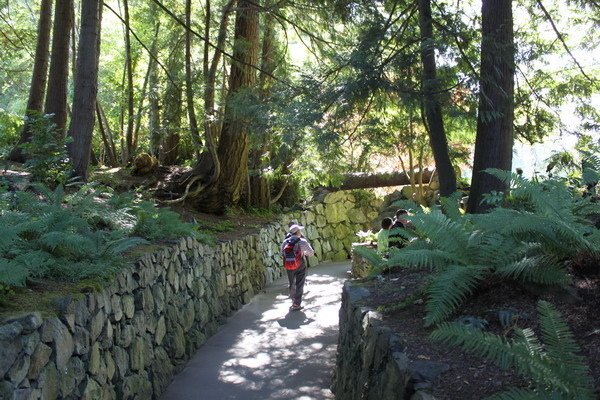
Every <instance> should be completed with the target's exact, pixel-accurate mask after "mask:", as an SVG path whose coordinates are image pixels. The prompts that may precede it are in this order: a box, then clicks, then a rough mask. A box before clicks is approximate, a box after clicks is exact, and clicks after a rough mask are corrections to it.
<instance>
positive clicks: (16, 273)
mask: <svg viewBox="0 0 600 400" xmlns="http://www.w3.org/2000/svg"><path fill="white" fill-rule="evenodd" d="M28 276H29V268H27V266H26V265H24V264H22V263H20V262H18V261H15V260H10V259H6V258H1V257H0V283H2V284H4V285H8V286H25V280H26V279H27V277H28Z"/></svg>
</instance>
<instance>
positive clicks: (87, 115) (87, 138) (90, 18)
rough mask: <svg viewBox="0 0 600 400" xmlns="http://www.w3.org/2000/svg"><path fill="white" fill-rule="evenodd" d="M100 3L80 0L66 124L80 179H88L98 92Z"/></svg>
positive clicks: (71, 151)
mask: <svg viewBox="0 0 600 400" xmlns="http://www.w3.org/2000/svg"><path fill="white" fill-rule="evenodd" d="M101 4H102V2H101V1H100V0H82V3H81V30H80V37H79V46H78V50H77V74H76V76H75V91H74V95H73V117H72V118H71V126H70V128H69V135H70V136H72V137H73V142H72V143H71V144H70V146H69V154H70V156H71V160H72V162H73V172H74V174H75V176H79V177H80V178H81V179H83V180H87V169H88V166H89V163H90V152H91V148H92V133H93V130H94V110H95V108H96V94H97V92H98V56H99V50H100V19H101V12H102V7H101Z"/></svg>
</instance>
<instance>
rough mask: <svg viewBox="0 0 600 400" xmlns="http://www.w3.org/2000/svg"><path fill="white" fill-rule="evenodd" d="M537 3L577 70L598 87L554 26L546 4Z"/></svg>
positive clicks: (539, 0) (538, 1)
mask: <svg viewBox="0 0 600 400" xmlns="http://www.w3.org/2000/svg"><path fill="white" fill-rule="evenodd" d="M536 3H537V5H538V6H539V7H540V9H541V10H542V12H543V13H544V15H545V16H546V19H547V20H548V22H550V25H551V26H552V30H553V31H554V33H556V37H557V38H558V40H559V41H560V43H562V45H563V47H564V49H565V50H566V52H567V54H569V57H571V59H572V60H573V62H574V63H575V65H577V68H579V71H580V72H581V74H582V75H583V76H585V78H586V79H587V80H588V81H590V82H591V83H592V84H593V85H594V86H596V85H597V82H596V80H595V79H592V78H590V77H589V76H588V75H587V74H586V73H585V71H584V70H583V67H582V66H581V64H579V61H577V59H576V58H575V56H574V55H573V53H571V50H570V49H569V46H567V43H566V42H565V39H564V37H563V35H562V33H560V32H559V30H558V28H557V27H556V24H554V20H553V19H552V16H551V15H550V13H549V12H548V10H546V7H544V4H542V1H541V0H536Z"/></svg>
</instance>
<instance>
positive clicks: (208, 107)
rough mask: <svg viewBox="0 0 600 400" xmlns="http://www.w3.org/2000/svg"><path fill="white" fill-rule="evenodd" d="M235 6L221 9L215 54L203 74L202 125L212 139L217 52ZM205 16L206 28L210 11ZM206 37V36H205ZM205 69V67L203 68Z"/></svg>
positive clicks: (218, 57) (217, 66) (206, 48)
mask: <svg viewBox="0 0 600 400" xmlns="http://www.w3.org/2000/svg"><path fill="white" fill-rule="evenodd" d="M234 4H235V0H229V1H228V2H227V4H225V6H224V7H223V11H222V13H221V22H220V24H219V33H218V35H217V45H216V47H217V49H218V50H215V53H214V55H213V59H212V61H211V63H210V68H208V70H207V71H208V73H206V74H205V83H204V114H205V121H207V123H205V124H204V126H205V133H204V134H205V136H208V135H212V137H213V138H215V137H216V136H217V135H216V129H215V125H216V124H215V119H216V112H215V91H216V88H215V85H216V79H217V70H218V68H219V63H220V61H221V52H220V51H219V50H220V49H223V47H224V46H225V39H226V38H227V22H228V20H229V15H230V14H231V12H232V10H233V5H234ZM209 5H210V3H208V5H207V7H208V6H209ZM207 10H208V11H207V16H206V18H207V19H206V22H205V23H206V24H207V26H208V24H209V23H210V21H209V18H210V9H209V8H207ZM207 37H208V36H207ZM204 57H205V58H206V59H207V58H208V43H207V42H205V47H204ZM205 68H206V67H205Z"/></svg>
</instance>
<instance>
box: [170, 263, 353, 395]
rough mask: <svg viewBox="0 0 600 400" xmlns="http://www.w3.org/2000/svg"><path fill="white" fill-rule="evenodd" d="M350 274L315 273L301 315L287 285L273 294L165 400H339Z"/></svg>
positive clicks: (327, 269) (230, 326)
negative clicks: (335, 376) (337, 375)
mask: <svg viewBox="0 0 600 400" xmlns="http://www.w3.org/2000/svg"><path fill="white" fill-rule="evenodd" d="M348 267H349V264H348V263H331V264H329V265H325V266H317V267H316V268H311V269H310V270H309V274H308V277H307V285H306V288H305V296H304V300H303V305H304V309H303V310H300V311H289V307H290V305H291V300H290V299H289V298H288V297H287V291H288V290H287V279H280V280H278V281H277V282H276V283H274V284H273V285H271V286H269V287H268V288H267V290H266V293H263V294H260V295H258V296H256V297H255V298H254V299H253V300H252V301H251V302H250V303H249V304H247V305H246V306H245V307H244V308H243V309H242V310H240V311H239V312H237V313H236V314H235V315H234V316H233V317H232V318H231V319H230V320H229V321H228V323H227V325H225V326H224V327H223V328H222V329H221V330H220V331H219V332H218V333H217V334H216V335H215V336H213V337H212V338H210V339H209V341H207V343H206V344H205V345H204V347H203V348H201V349H200V350H199V351H198V353H197V355H196V356H195V357H194V358H193V359H192V360H191V361H190V362H189V364H188V365H187V367H186V368H185V369H184V371H182V372H181V373H180V374H179V375H178V376H177V377H176V378H175V380H174V381H173V383H172V384H171V385H170V386H169V388H168V390H167V393H166V394H165V396H164V397H163V400H170V399H177V400H185V399H218V400H223V399H244V400H251V399H257V400H258V399H261V400H263V399H304V400H325V399H332V398H333V394H332V393H331V391H330V390H329V385H330V382H331V374H332V372H333V370H334V368H335V352H336V348H337V335H338V319H339V317H338V314H339V307H340V299H341V292H342V286H343V281H344V279H345V270H346V269H348ZM194 386H196V387H197V389H196V390H194V389H193V387H194ZM199 387H202V389H198V388H199ZM199 394H201V395H199Z"/></svg>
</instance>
